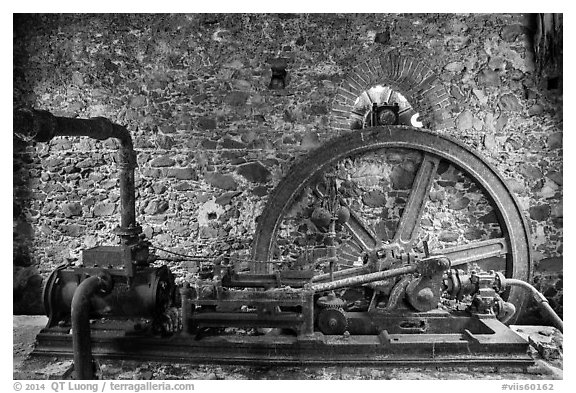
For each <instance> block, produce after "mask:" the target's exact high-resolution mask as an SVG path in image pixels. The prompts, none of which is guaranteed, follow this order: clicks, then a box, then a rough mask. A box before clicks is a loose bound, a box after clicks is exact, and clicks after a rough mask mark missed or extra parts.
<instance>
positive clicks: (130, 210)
mask: <svg viewBox="0 0 576 393" xmlns="http://www.w3.org/2000/svg"><path fill="white" fill-rule="evenodd" d="M14 133H15V134H16V135H17V136H18V137H20V138H21V139H23V140H26V141H32V140H34V141H38V142H49V141H50V140H52V138H54V137H57V136H86V137H90V138H93V139H96V140H105V139H108V138H113V139H117V140H118V141H119V142H120V148H119V149H118V167H119V168H120V174H119V180H120V227H119V228H118V230H117V232H116V233H117V234H118V235H120V237H121V238H122V239H123V240H124V242H125V243H130V242H132V241H135V240H136V239H137V235H138V234H139V233H140V232H141V230H140V227H139V226H138V225H137V224H136V196H135V195H136V192H135V186H134V169H135V168H136V167H137V163H136V152H135V151H134V147H133V143H132V137H131V136H130V132H129V131H128V130H127V129H126V127H124V126H121V125H119V124H115V123H113V122H111V121H110V120H108V119H106V118H103V117H95V118H91V119H75V118H68V117H59V116H54V115H52V114H51V113H50V112H48V111H41V110H36V109H29V108H22V109H17V110H14Z"/></svg>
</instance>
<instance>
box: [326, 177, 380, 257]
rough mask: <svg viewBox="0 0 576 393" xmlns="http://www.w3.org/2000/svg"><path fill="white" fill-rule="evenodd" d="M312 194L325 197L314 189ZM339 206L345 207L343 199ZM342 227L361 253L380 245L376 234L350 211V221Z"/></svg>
mask: <svg viewBox="0 0 576 393" xmlns="http://www.w3.org/2000/svg"><path fill="white" fill-rule="evenodd" d="M314 193H315V194H316V196H318V197H319V198H325V197H326V195H325V194H324V193H323V192H322V191H321V190H320V189H318V187H316V188H314ZM340 204H342V205H345V206H346V203H345V202H344V200H343V199H340ZM342 226H343V227H344V228H345V229H346V230H347V231H348V233H349V234H350V235H351V236H352V238H353V239H354V240H355V241H356V242H357V243H358V245H359V246H360V247H361V248H362V250H363V251H368V250H372V249H374V248H375V247H376V245H377V244H379V243H380V240H378V237H377V236H376V234H375V233H374V232H373V231H372V230H371V229H370V227H368V225H366V223H365V222H364V221H363V220H362V218H360V216H359V215H358V214H356V212H354V211H353V210H350V219H349V220H348V221H347V222H345V223H344V224H342Z"/></svg>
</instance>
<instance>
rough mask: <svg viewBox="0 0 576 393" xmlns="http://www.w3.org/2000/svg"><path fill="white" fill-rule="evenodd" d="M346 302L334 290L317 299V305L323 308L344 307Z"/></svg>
mask: <svg viewBox="0 0 576 393" xmlns="http://www.w3.org/2000/svg"><path fill="white" fill-rule="evenodd" d="M345 304H346V302H345V301H344V300H343V299H342V298H339V297H337V296H336V294H335V293H334V292H330V293H329V294H328V295H326V296H322V297H320V298H318V300H317V301H316V305H317V306H318V308H321V309H324V308H343V307H344V305H345Z"/></svg>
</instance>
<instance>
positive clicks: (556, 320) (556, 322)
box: [505, 278, 564, 332]
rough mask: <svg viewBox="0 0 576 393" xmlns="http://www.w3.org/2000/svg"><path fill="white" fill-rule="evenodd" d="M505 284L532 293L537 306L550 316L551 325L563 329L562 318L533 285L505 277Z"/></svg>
mask: <svg viewBox="0 0 576 393" xmlns="http://www.w3.org/2000/svg"><path fill="white" fill-rule="evenodd" d="M505 286H517V287H521V288H524V289H526V290H528V291H530V292H531V293H532V296H533V297H534V300H536V302H538V306H539V307H540V308H541V309H542V310H543V311H544V312H545V313H546V314H547V315H548V316H549V317H550V319H551V321H552V325H553V326H554V327H555V328H557V329H558V330H560V331H561V332H563V331H564V322H563V321H562V319H560V317H559V316H558V314H556V312H555V311H554V310H553V309H552V307H550V304H549V303H548V299H546V297H545V296H544V295H543V294H542V293H540V292H539V291H538V290H537V289H536V288H534V286H532V285H531V284H529V283H527V282H525V281H522V280H517V279H515V278H507V279H506V281H505Z"/></svg>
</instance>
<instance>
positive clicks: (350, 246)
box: [252, 125, 532, 323]
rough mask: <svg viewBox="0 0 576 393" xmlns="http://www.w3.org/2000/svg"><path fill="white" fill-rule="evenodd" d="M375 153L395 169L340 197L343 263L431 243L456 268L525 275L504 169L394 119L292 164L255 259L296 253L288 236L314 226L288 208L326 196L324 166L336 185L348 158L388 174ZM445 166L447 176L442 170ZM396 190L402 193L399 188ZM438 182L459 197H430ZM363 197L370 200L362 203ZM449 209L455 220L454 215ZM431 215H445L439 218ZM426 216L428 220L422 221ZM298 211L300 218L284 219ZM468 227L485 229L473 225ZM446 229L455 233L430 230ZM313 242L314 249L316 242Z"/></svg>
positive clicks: (518, 219) (519, 222)
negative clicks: (393, 216) (393, 218)
mask: <svg viewBox="0 0 576 393" xmlns="http://www.w3.org/2000/svg"><path fill="white" fill-rule="evenodd" d="M399 153H404V154H405V155H406V157H408V159H407V160H408V161H406V159H405V161H402V163H401V164H398V162H399V161H398V160H399V159H398V157H397V156H398V154H399ZM366 157H367V158H366ZM377 159H381V160H382V161H385V160H388V163H387V164H386V165H388V164H389V163H390V162H392V163H393V164H394V165H395V166H394V167H393V170H392V171H391V172H392V173H393V172H394V171H396V172H398V173H396V176H395V177H394V178H392V177H391V179H392V180H390V179H388V180H386V179H384V180H382V179H376V180H374V179H372V178H369V179H368V180H369V181H367V180H366V179H365V178H362V177H358V179H360V180H358V184H360V186H358V187H356V186H355V187H356V189H355V191H354V192H349V193H348V195H345V196H344V197H342V198H341V200H340V203H341V204H343V205H346V206H348V208H349V209H350V213H351V214H350V218H349V220H348V221H347V222H346V223H345V224H342V225H341V227H340V229H339V232H338V234H337V239H338V244H339V246H338V247H339V248H338V258H339V259H340V260H348V261H349V262H350V265H352V263H353V262H354V263H357V262H358V261H360V259H361V258H362V255H366V254H367V253H369V252H370V251H371V250H374V249H381V247H382V245H384V246H385V247H388V248H391V249H395V250H398V251H400V252H405V253H413V252H415V253H419V254H423V253H426V252H428V245H429V244H430V247H429V252H430V254H432V255H445V256H447V257H448V258H449V259H450V260H451V263H452V267H453V268H458V269H464V270H466V268H468V269H469V270H472V269H474V268H481V269H482V270H496V271H501V272H502V273H503V274H504V275H505V276H506V277H509V278H510V277H511V278H517V279H521V280H524V281H529V279H530V277H531V268H532V267H531V265H532V264H531V245H530V234H529V231H528V226H527V223H526V221H525V218H524V215H523V214H522V209H521V208H520V205H519V203H518V201H517V200H516V198H515V196H514V195H513V194H512V192H511V191H510V190H509V188H508V186H507V184H506V182H505V180H504V179H503V178H502V176H501V175H500V174H499V173H498V172H497V171H496V170H495V169H494V168H493V167H492V166H491V165H490V164H489V163H487V162H486V161H485V160H484V159H483V158H482V157H481V156H480V155H479V154H478V153H476V152H474V151H472V150H470V149H469V148H468V147H467V146H465V145H464V144H462V143H461V142H459V141H457V140H455V139H453V138H451V137H447V136H443V135H439V134H436V133H433V132H432V131H428V130H424V129H420V128H415V127H410V126H399V125H395V126H382V127H374V128H369V129H363V130H357V131H353V132H350V133H347V134H344V135H341V136H339V137H337V138H334V139H332V140H331V141H329V142H328V143H327V144H325V145H323V146H321V147H320V148H318V149H316V150H314V151H312V152H310V153H309V154H308V155H307V156H305V157H304V158H303V159H302V160H301V161H300V162H299V163H298V164H296V165H295V166H294V167H293V168H292V169H291V170H290V171H289V173H288V175H287V176H286V177H285V178H284V179H282V180H281V181H280V183H279V184H278V185H277V186H276V188H275V189H274V191H273V192H272V193H271V194H270V197H269V199H268V201H267V204H266V206H265V207H264V209H263V212H262V214H261V216H260V217H259V219H258V224H257V228H256V232H255V235H254V243H253V249H252V253H253V254H252V256H253V259H254V260H256V261H261V262H266V261H271V260H278V259H281V260H284V259H290V258H291V259H292V260H293V259H294V257H295V256H294V255H293V254H294V253H295V252H297V251H298V250H297V248H298V247H296V246H295V245H294V244H295V243H297V242H300V243H301V242H302V239H300V238H299V239H297V241H296V240H295V239H294V234H295V233H297V230H296V229H299V228H301V227H302V228H304V229H306V228H308V229H307V230H308V231H310V230H309V229H310V227H313V225H312V224H310V220H307V219H306V217H305V215H303V214H301V213H294V211H295V210H298V209H300V210H306V208H308V209H310V207H309V206H306V201H308V202H310V200H311V199H314V198H317V199H321V198H322V197H326V195H323V192H322V190H321V187H319V186H318V184H319V183H321V182H322V179H323V177H324V176H325V175H326V174H327V173H334V172H336V173H339V174H340V177H341V181H340V184H339V186H340V187H339V190H344V189H345V188H346V187H344V186H349V185H350V184H349V183H354V182H350V181H348V180H349V179H348V180H346V176H348V177H350V175H349V174H347V175H346V176H344V175H342V173H340V172H339V171H340V170H341V169H342V168H344V167H347V168H348V167H350V166H352V167H353V164H357V163H360V165H361V168H360V169H359V170H356V172H355V173H354V175H358V173H366V171H368V175H369V176H373V175H374V174H375V173H377V172H378V171H379V170H381V171H382V172H387V171H388V173H387V174H388V175H390V173H391V172H390V168H388V167H385V166H378V165H379V164H378V163H377ZM362 160H364V161H362ZM382 165H383V164H382ZM402 165H403V167H401V166H402ZM409 167H411V168H409ZM367 168H368V169H367ZM386 168H388V169H386ZM398 168H400V169H398ZM405 168H408V169H411V170H412V172H410V171H409V170H406V169H405ZM362 171H364V172H362ZM402 171H404V172H402ZM447 173H448V174H450V176H451V177H450V176H448V177H447V175H446V174H447ZM412 178H413V179H412ZM446 178H448V180H446ZM458 179H464V183H463V184H465V186H461V185H459V184H457V183H458V181H459V180H458ZM399 184H402V185H401V186H399ZM370 187H371V188H370ZM403 187H404V188H406V189H407V190H401V189H402V188H403ZM442 187H444V188H446V189H447V190H448V191H446V192H447V193H448V194H450V193H453V194H454V195H459V196H461V198H459V199H458V198H455V200H451V201H449V203H448V202H447V201H446V200H444V201H442V202H438V201H437V200H435V201H433V198H432V193H434V196H435V199H437V194H441V193H442V192H444V191H443V190H442ZM352 188H354V187H352ZM310 190H312V191H310ZM348 191H349V190H348ZM348 191H346V190H344V191H343V193H344V194H346V192H348ZM358 195H360V196H358ZM382 195H384V197H383V196H382ZM462 195H465V196H464V197H462ZM386 198H388V199H386ZM390 198H392V199H390ZM375 200H376V202H375ZM384 201H386V203H384ZM390 201H393V203H389V202H390ZM363 202H366V203H368V204H369V205H370V206H371V207H370V208H367V207H366V206H364V205H363ZM375 205H378V206H380V210H379V211H376V210H375V209H372V207H373V206H375ZM396 205H398V206H396ZM462 205H464V206H462ZM390 211H395V212H396V213H397V222H396V223H395V224H394V225H391V224H390V222H389V220H388V221H386V220H382V219H381V218H382V217H383V216H385V215H386V214H388V213H389V212H390ZM387 212H388V213H387ZM449 213H450V214H453V215H454V216H455V217H456V218H457V219H458V220H457V221H454V220H452V219H451V218H450V217H449V216H448V215H447V214H449ZM438 216H440V217H443V219H441V220H437V219H436V217H438ZM423 217H425V218H426V220H424V221H423ZM490 217H491V218H490ZM296 218H297V219H299V220H300V222H304V223H305V224H304V225H302V224H297V225H292V226H289V225H288V224H287V223H289V222H290V221H293V220H295V219H296ZM460 221H462V222H460ZM298 225H300V226H298ZM466 225H470V226H471V227H472V228H471V229H468V230H467V232H463V233H464V234H463V233H458V231H459V230H460V229H462V228H463V227H465V226H466ZM474 225H476V226H477V225H484V226H483V227H482V230H480V229H478V228H477V227H474ZM392 227H394V228H393V229H392V230H391V228H392ZM295 228H296V229H295ZM446 230H448V231H449V232H448V234H450V233H452V235H453V236H452V237H450V236H446V235H445V233H444V234H443V233H441V234H440V235H438V234H437V232H439V231H440V232H442V231H443V232H446ZM450 231H453V232H450ZM321 235H322V234H321V233H320V234H319V235H318V236H317V237H318V238H319V239H317V240H316V241H317V243H319V244H320V243H322V240H321V239H320V238H322V236H321ZM456 235H457V236H456ZM283 248H284V249H283ZM304 248H305V247H304ZM312 248H313V249H318V248H321V244H320V245H318V244H317V245H315V246H314V247H312ZM300 249H301V250H302V249H303V248H302V247H300ZM295 250H296V251H295ZM306 252H307V251H306ZM494 266H496V267H495V268H494ZM267 269H269V264H268V263H256V264H255V267H254V271H255V272H257V273H263V272H267V271H268V270H267ZM503 297H504V298H505V299H506V300H507V301H509V302H511V303H513V304H514V306H515V307H516V310H517V311H518V312H517V313H516V315H515V316H514V317H513V318H511V319H510V320H509V321H508V322H509V323H514V322H515V321H516V319H517V318H518V316H519V315H521V310H522V309H523V307H524V306H525V303H526V300H527V295H526V294H525V293H524V292H523V291H522V290H521V289H519V288H511V289H510V291H509V293H505V294H504V295H503Z"/></svg>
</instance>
